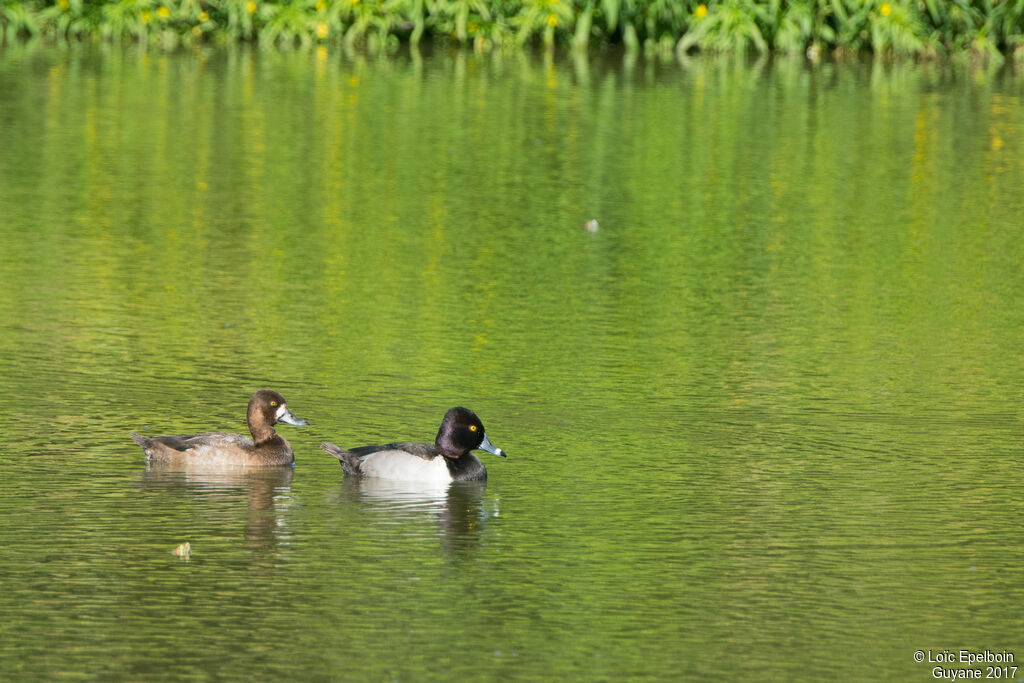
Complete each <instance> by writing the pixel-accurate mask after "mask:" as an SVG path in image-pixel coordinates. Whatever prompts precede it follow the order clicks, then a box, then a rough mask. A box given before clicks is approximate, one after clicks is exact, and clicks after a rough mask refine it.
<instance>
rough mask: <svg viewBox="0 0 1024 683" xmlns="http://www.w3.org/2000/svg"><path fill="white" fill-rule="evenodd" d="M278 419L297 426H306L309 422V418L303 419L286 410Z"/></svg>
mask: <svg viewBox="0 0 1024 683" xmlns="http://www.w3.org/2000/svg"><path fill="white" fill-rule="evenodd" d="M277 419H278V421H280V422H284V423H285V424H290V425H295V426H296V427H305V426H306V425H308V424H309V420H303V419H302V418H301V417H295V416H294V415H292V411H290V410H286V411H284V412H283V413H282V414H281V417H279V418H277Z"/></svg>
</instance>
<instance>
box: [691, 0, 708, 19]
mask: <svg viewBox="0 0 1024 683" xmlns="http://www.w3.org/2000/svg"><path fill="white" fill-rule="evenodd" d="M693 13H694V14H695V15H696V16H697V18H698V19H703V18H704V17H706V16H707V15H708V6H707V5H705V4H703V3H701V4H700V5H697V9H696V10H694V12H693Z"/></svg>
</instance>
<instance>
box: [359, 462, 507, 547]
mask: <svg viewBox="0 0 1024 683" xmlns="http://www.w3.org/2000/svg"><path fill="white" fill-rule="evenodd" d="M486 490H487V482H486V481H456V482H451V483H443V484H429V483H420V482H404V481H394V480H390V479H380V478H376V477H367V478H358V477H345V479H344V480H343V481H342V484H341V493H340V496H339V500H343V501H351V502H356V503H359V504H361V505H366V506H369V507H374V508H377V509H380V510H382V511H386V512H388V514H389V517H391V518H392V519H393V520H395V521H397V520H400V519H403V518H405V519H408V518H412V517H422V516H424V515H426V516H432V517H433V518H434V522H435V524H436V527H437V532H438V536H439V537H440V540H441V545H442V547H443V548H444V549H445V550H447V551H449V552H457V551H465V550H470V549H473V548H476V547H477V546H479V545H480V540H481V537H482V535H483V532H484V529H485V528H486V526H487V521H488V520H489V519H491V518H492V517H497V516H498V510H497V502H496V501H488V502H487V503H485V501H484V492H485V491H486ZM488 503H489V504H488Z"/></svg>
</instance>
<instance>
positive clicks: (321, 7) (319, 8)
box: [316, 0, 327, 12]
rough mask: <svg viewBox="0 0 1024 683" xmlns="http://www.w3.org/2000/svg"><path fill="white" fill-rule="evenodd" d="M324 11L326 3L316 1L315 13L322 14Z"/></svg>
mask: <svg viewBox="0 0 1024 683" xmlns="http://www.w3.org/2000/svg"><path fill="white" fill-rule="evenodd" d="M325 9H327V3H326V2H324V0H317V2H316V11H317V12H323V11H324V10H325Z"/></svg>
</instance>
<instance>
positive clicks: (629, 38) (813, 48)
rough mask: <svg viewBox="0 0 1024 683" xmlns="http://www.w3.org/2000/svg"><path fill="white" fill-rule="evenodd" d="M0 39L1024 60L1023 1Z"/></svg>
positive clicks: (244, 1) (268, 21)
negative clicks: (610, 46)
mask: <svg viewBox="0 0 1024 683" xmlns="http://www.w3.org/2000/svg"><path fill="white" fill-rule="evenodd" d="M0 27H2V28H3V37H4V38H5V39H6V40H8V41H10V40H13V39H16V38H17V37H19V36H20V37H29V36H38V35H45V36H49V37H52V38H58V39H76V38H82V37H86V36H100V37H102V38H105V39H110V40H123V39H128V40H138V41H140V42H155V43H157V44H162V45H165V46H171V47H173V46H176V45H180V44H194V43H208V42H221V43H222V42H233V41H239V40H245V41H258V42H260V43H261V44H263V45H275V44H276V45H313V44H318V43H339V42H340V43H343V44H345V45H347V46H349V47H351V46H353V45H354V44H356V43H364V44H366V45H367V46H369V47H371V48H381V47H388V46H395V45H397V44H398V43H399V41H401V40H406V41H409V42H413V43H415V42H418V41H419V40H420V39H421V38H422V37H424V36H429V37H430V38H432V39H434V40H440V41H446V40H451V41H454V42H456V43H460V44H472V45H473V46H474V47H476V48H477V49H481V50H483V49H488V48H491V47H495V46H501V45H506V44H516V43H519V44H522V43H524V42H532V41H542V42H543V43H544V44H546V45H552V44H554V43H555V42H559V41H560V42H563V43H570V42H571V43H572V44H573V45H574V46H576V47H584V46H586V45H588V44H589V43H590V42H591V41H599V42H603V43H622V44H624V45H626V46H627V47H628V48H630V49H636V48H638V47H639V46H641V45H643V46H644V47H645V48H647V49H649V50H660V51H663V52H669V53H670V52H671V51H672V49H673V48H674V49H676V50H678V51H679V52H680V53H685V52H687V51H690V50H704V51H716V52H721V51H727V52H738V51H746V50H757V51H759V52H764V51H768V50H775V51H779V52H803V51H807V52H808V54H810V55H812V56H814V55H818V54H821V53H822V52H823V51H840V52H850V51H860V50H871V51H873V52H875V53H879V54H903V55H922V56H931V55H938V54H942V53H957V54H973V55H976V56H979V57H983V58H990V57H991V58H996V59H1001V55H1002V53H1003V52H1012V53H1014V54H1015V55H1017V56H1021V57H1022V58H1024V35H1022V34H1024V0H981V1H974V0H952V1H948V2H947V1H945V0H943V1H940V0H925V1H924V2H918V1H917V0H891V1H889V0H881V1H880V0H867V1H864V0H719V1H718V2H713V1H711V0H706V1H705V2H698V1H697V0H283V1H282V2H266V1H263V0H108V1H106V2H90V1H89V0H56V2H52V1H51V0H24V1H23V2H11V1H10V0H0Z"/></svg>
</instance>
